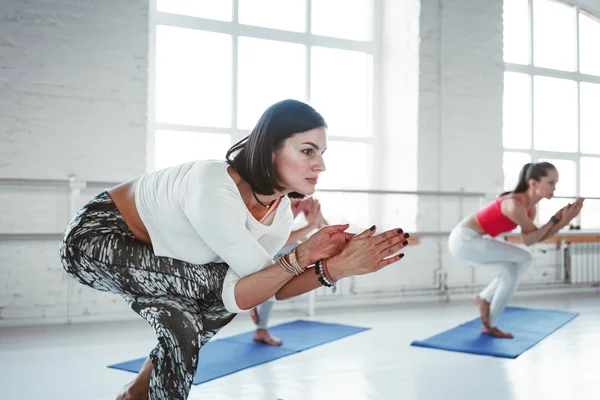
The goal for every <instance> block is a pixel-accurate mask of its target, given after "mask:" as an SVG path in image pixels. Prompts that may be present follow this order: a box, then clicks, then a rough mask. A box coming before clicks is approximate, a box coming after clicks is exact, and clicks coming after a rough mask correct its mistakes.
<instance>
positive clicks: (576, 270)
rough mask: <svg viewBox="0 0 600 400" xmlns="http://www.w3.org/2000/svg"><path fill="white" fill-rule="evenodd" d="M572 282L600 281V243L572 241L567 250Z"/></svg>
mask: <svg viewBox="0 0 600 400" xmlns="http://www.w3.org/2000/svg"><path fill="white" fill-rule="evenodd" d="M565 262H566V264H567V270H568V271H569V273H570V282H571V283H596V282H600V243H572V244H570V245H569V246H568V247H567V249H566V252H565Z"/></svg>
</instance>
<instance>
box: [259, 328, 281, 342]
mask: <svg viewBox="0 0 600 400" xmlns="http://www.w3.org/2000/svg"><path fill="white" fill-rule="evenodd" d="M254 341H255V342H259V343H264V344H268V345H269V346H281V345H282V344H283V340H281V339H279V338H278V337H275V336H271V334H270V333H269V331H268V330H266V329H257V330H256V332H254Z"/></svg>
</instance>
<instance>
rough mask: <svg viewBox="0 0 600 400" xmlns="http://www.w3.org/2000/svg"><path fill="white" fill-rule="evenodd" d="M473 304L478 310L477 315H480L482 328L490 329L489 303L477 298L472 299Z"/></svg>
mask: <svg viewBox="0 0 600 400" xmlns="http://www.w3.org/2000/svg"><path fill="white" fill-rule="evenodd" d="M473 303H475V305H476V306H477V308H479V314H480V315H481V322H482V323H483V326H484V327H487V328H488V329H489V328H490V303H488V302H487V301H485V300H484V299H482V298H481V297H479V296H477V297H475V298H474V299H473Z"/></svg>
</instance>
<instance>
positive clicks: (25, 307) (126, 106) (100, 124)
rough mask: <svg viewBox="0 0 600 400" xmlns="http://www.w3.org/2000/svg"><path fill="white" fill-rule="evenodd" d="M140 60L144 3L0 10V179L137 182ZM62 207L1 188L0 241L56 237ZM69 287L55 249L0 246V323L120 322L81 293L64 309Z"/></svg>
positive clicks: (37, 194) (19, 5)
mask: <svg viewBox="0 0 600 400" xmlns="http://www.w3.org/2000/svg"><path fill="white" fill-rule="evenodd" d="M147 53H148V2H147V1H145V0H113V1H93V0H78V1H75V0H71V1H60V2H58V1H56V2H52V1H41V0H37V1H25V0H3V1H2V2H0V178H28V179H42V178H43V179H66V178H67V176H68V175H70V174H74V175H76V176H77V178H79V179H85V180H100V181H120V180H124V179H129V178H131V177H134V176H136V175H138V174H140V173H142V172H144V170H145V162H146V145H145V143H146V141H145V140H146V139H145V137H146V136H145V135H146V109H147V95H146V91H147V87H148V79H147V66H148V57H147ZM97 191H98V189H96V190H86V191H84V194H83V196H84V197H86V196H87V198H89V197H90V196H92V195H93V194H94V192H97ZM67 205H68V198H67V195H66V191H65V189H64V188H62V189H60V188H51V187H48V188H32V187H19V186H13V187H10V186H0V233H5V234H6V233H7V234H10V233H15V232H36V233H41V232H46V233H56V232H61V231H62V230H64V228H65V226H66V224H67V222H68V219H69V218H70V215H68V211H67ZM68 282H69V280H68V279H66V277H65V275H64V273H63V271H62V267H61V265H60V262H59V259H58V244H57V242H56V241H53V240H43V241H39V240H11V241H0V319H16V318H19V319H34V320H38V319H40V318H48V319H56V320H61V319H64V317H65V316H66V310H67V307H70V313H71V315H72V316H73V317H75V318H77V317H78V316H82V315H89V314H94V313H103V312H122V311H124V310H123V306H122V304H121V303H122V302H120V301H119V299H118V298H116V297H115V296H110V297H109V296H107V295H105V294H103V293H99V292H95V291H92V290H87V289H86V288H84V287H83V286H81V285H78V287H73V290H72V293H70V296H69V297H70V299H71V303H70V304H69V305H68V304H67V287H68V286H69V285H68ZM0 322H1V321H0Z"/></svg>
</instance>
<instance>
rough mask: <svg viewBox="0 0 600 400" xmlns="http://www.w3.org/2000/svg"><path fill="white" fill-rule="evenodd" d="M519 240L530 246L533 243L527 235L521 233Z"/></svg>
mask: <svg viewBox="0 0 600 400" xmlns="http://www.w3.org/2000/svg"><path fill="white" fill-rule="evenodd" d="M521 241H522V242H523V244H524V245H525V246H531V245H532V244H534V243H535V242H534V241H533V240H532V239H531V238H530V237H529V236H526V235H521Z"/></svg>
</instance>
